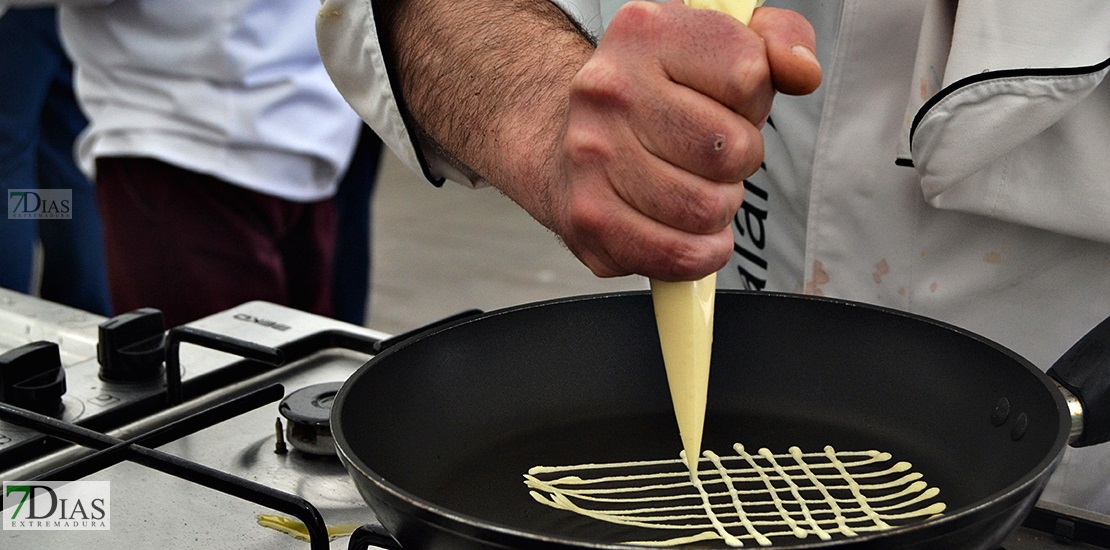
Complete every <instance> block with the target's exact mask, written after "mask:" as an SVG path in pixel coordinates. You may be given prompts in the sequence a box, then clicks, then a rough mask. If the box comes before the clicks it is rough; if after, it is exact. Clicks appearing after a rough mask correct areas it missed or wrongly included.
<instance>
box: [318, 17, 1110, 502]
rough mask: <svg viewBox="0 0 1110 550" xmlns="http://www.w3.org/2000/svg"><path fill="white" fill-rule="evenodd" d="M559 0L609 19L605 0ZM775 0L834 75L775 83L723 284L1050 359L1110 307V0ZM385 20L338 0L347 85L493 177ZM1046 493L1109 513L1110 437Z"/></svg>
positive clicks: (326, 53) (400, 132)
mask: <svg viewBox="0 0 1110 550" xmlns="http://www.w3.org/2000/svg"><path fill="white" fill-rule="evenodd" d="M553 1H555V2H556V3H557V4H559V5H560V6H562V7H563V8H564V10H565V11H567V12H568V13H570V14H572V15H574V16H575V17H577V18H579V20H580V22H582V23H583V24H584V26H586V27H587V28H589V29H591V30H595V31H596V30H597V29H598V28H599V26H600V16H599V10H598V4H597V0H553ZM768 3H769V4H772V5H778V6H784V7H789V8H792V9H795V10H796V11H799V12H801V13H802V14H803V15H805V16H806V17H807V18H808V19H809V20H810V21H811V22H812V23H813V24H814V27H815V30H816V31H817V38H818V56H819V58H820V60H821V62H822V66H823V67H824V69H825V77H826V80H825V82H824V83H823V84H822V86H821V88H820V89H819V90H818V92H817V93H815V94H812V95H810V96H805V97H789V96H779V97H778V98H777V99H776V103H775V107H774V109H773V110H772V113H771V124H769V125H768V126H767V128H766V129H765V131H764V137H765V140H766V147H765V149H766V158H765V168H764V169H761V170H760V171H759V172H758V173H756V174H755V175H754V176H752V177H751V178H750V179H749V181H748V182H746V186H747V193H746V196H745V204H744V207H743V208H742V210H741V211H740V212H739V213H738V215H737V219H736V220H737V223H736V224H734V235H735V238H736V254H734V256H733V258H732V260H731V261H730V263H729V265H728V266H727V267H726V268H725V269H723V270H722V272H721V273H719V274H718V283H719V284H720V285H722V286H733V287H744V288H759V289H768V290H781V291H798V292H806V293H810V294H823V295H828V296H836V297H841V298H847V299H852V300H858V301H862V302H868V303H874V304H879V305H883V306H887V307H893V308H897V309H900V310H905V311H910V312H913V313H917V314H921V315H924V316H927V317H931V318H935V319H940V320H943V321H946V322H949V323H952V324H955V325H957V326H960V327H963V328H965V329H968V330H971V331H972V332H976V333H979V334H982V335H984V336H986V337H988V338H990V339H993V340H995V341H997V342H999V343H1001V344H1002V345H1004V346H1007V347H1009V348H1011V349H1013V350H1014V351H1016V352H1017V353H1019V354H1021V355H1022V356H1024V357H1026V358H1028V359H1029V360H1030V361H1031V362H1032V363H1034V364H1035V365H1037V366H1039V367H1041V368H1042V369H1047V368H1048V367H1049V366H1051V364H1052V362H1053V361H1054V360H1055V359H1056V358H1057V357H1059V356H1060V355H1061V354H1063V353H1064V352H1065V351H1066V350H1067V349H1068V348H1069V347H1070V346H1071V344H1072V343H1074V342H1075V341H1076V340H1077V339H1079V338H1080V337H1081V336H1082V335H1083V334H1085V333H1086V332H1087V330H1089V329H1090V328H1092V327H1093V326H1095V325H1096V324H1097V323H1098V322H1099V321H1101V320H1103V319H1104V318H1106V317H1107V316H1110V154H1107V151H1108V150H1110V85H1108V84H1107V83H1106V82H1105V80H1106V76H1107V70H1108V69H1107V64H1108V62H1110V61H1108V60H1110V32H1107V31H1108V26H1107V21H1110V2H1106V1H1105V0H1086V1H1080V0H1074V1H1071V2H1068V3H1066V4H1064V3H1056V2H1042V1H1039V0H997V1H986V2H978V1H977V2H964V3H961V4H959V9H958V11H957V10H956V2H955V1H947V0H918V1H908V0H899V1H891V0H786V1H781V2H774V1H771V2H768ZM339 14H342V16H341V17H340V16H339ZM374 31H375V27H374V21H373V13H372V12H371V10H370V9H369V3H368V2H363V1H354V0H325V1H324V9H323V10H322V11H321V18H320V19H319V21H318V29H317V38H318V41H319V44H320V48H321V53H322V56H323V59H324V63H325V65H326V66H328V68H329V71H330V73H331V75H332V78H333V79H334V80H335V82H336V84H337V86H338V87H339V89H340V91H342V92H343V93H344V95H345V96H346V97H347V98H348V100H349V101H350V102H351V104H352V105H353V106H354V107H355V109H356V110H357V111H359V113H360V114H361V115H362V116H363V118H364V119H365V120H366V121H367V122H368V123H369V124H370V125H371V126H372V127H373V128H374V129H375V130H377V131H378V133H379V134H380V135H381V136H382V137H383V140H384V141H385V143H386V144H387V145H388V146H389V147H390V148H391V149H393V150H394V152H396V153H397V154H398V156H399V157H400V158H401V159H402V160H403V161H404V162H405V163H406V164H407V165H408V166H409V167H410V168H412V169H413V170H416V171H423V172H424V173H425V174H426V175H427V176H428V177H429V179H431V180H433V181H436V180H439V179H443V178H446V179H454V180H455V181H459V182H462V183H467V184H471V185H474V184H481V183H482V182H480V181H479V182H473V181H466V180H465V177H464V176H463V175H462V174H458V173H456V172H454V171H452V170H450V168H449V167H447V165H446V163H444V162H442V161H439V160H437V159H436V158H434V156H433V155H432V154H430V153H427V152H418V151H417V149H416V148H415V146H414V141H413V140H412V138H411V137H410V134H409V132H408V130H407V128H406V127H405V122H404V120H403V118H402V117H401V116H400V112H399V109H398V108H397V105H396V102H395V100H394V98H393V91H392V89H391V86H392V85H391V83H390V82H389V79H388V75H387V73H386V71H385V66H384V63H383V60H382V56H381V51H380V49H379V46H378V44H377V42H376V38H375V34H374ZM911 130H912V133H911ZM911 137H912V142H911ZM911 145H912V146H911ZM422 159H423V160H424V163H421V160H422ZM911 162H912V164H913V167H909V166H905V165H906V164H908V163H911ZM899 164H901V165H899ZM1045 499H1047V500H1052V501H1054V502H1063V503H1066V504H1070V505H1074V506H1079V507H1082V508H1087V509H1092V510H1097V511H1100V512H1102V513H1110V445H1103V446H1102V447H1096V448H1088V449H1082V450H1078V451H1076V450H1069V451H1068V455H1067V458H1066V460H1065V463H1064V464H1063V465H1061V467H1060V468H1058V470H1057V473H1056V474H1055V475H1054V476H1053V480H1052V482H1051V484H1050V487H1049V488H1048V490H1047V491H1046V493H1045Z"/></svg>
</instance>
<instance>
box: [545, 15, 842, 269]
mask: <svg viewBox="0 0 1110 550" xmlns="http://www.w3.org/2000/svg"><path fill="white" fill-rule="evenodd" d="M814 46H815V37H814V32H813V29H812V27H811V26H810V25H809V23H808V22H806V21H805V20H804V19H803V18H802V17H801V16H800V15H798V14H796V13H794V12H790V11H786V10H777V9H772V8H760V9H757V10H756V12H755V15H754V16H753V18H752V21H751V25H750V27H745V26H744V25H743V24H741V23H740V22H738V21H736V20H735V19H733V18H732V17H729V16H727V15H724V14H721V13H718V12H713V11H708V10H696V9H691V8H687V7H686V6H684V5H682V4H681V3H680V2H678V1H677V0H675V1H670V2H667V3H650V2H633V3H629V4H625V5H624V6H623V7H622V8H621V9H620V10H619V11H618V12H617V13H616V15H615V16H614V18H613V20H612V21H611V22H610V25H609V27H608V29H607V30H606V32H605V34H604V36H603V37H602V40H601V42H600V43H599V45H598V47H597V49H596V51H595V52H594V53H593V55H592V56H591V57H590V58H589V60H588V61H587V62H586V63H585V65H584V66H583V67H582V68H581V70H579V71H578V73H577V74H576V75H575V76H574V78H573V80H572V82H571V88H570V101H569V108H568V111H567V118H566V121H567V122H566V125H565V127H564V129H563V135H562V139H561V142H560V144H559V146H558V151H557V152H556V159H555V164H556V165H557V168H556V171H557V174H556V176H557V179H558V181H556V182H555V183H553V184H551V185H552V188H550V189H548V190H547V192H548V193H549V194H550V196H549V199H550V202H548V204H549V205H550V206H551V208H552V211H551V212H548V213H547V215H548V216H545V217H549V219H547V220H542V219H541V221H545V223H547V224H548V225H549V226H550V227H552V229H554V230H555V231H556V233H558V234H559V235H560V236H561V237H562V239H563V241H564V242H565V243H566V245H567V246H568V248H570V250H571V251H572V252H573V253H574V254H575V255H576V256H577V257H578V258H579V259H580V260H581V261H582V262H583V263H584V264H586V266H588V267H589V268H590V269H591V270H592V271H593V272H594V273H595V274H597V275H599V276H619V275H626V274H629V273H638V274H642V275H646V276H649V277H652V278H657V279H662V280H692V279H697V278H700V277H702V276H704V275H707V274H709V273H712V272H714V271H716V270H717V269H720V268H721V267H723V266H724V265H725V263H727V261H728V258H729V256H730V254H731V253H732V247H733V242H732V230H731V227H730V222H731V219H732V217H733V215H735V213H736V211H737V210H738V209H739V207H740V204H741V201H742V200H743V185H742V182H743V180H744V178H746V177H748V176H750V175H751V174H753V173H754V172H755V171H756V170H757V169H758V168H759V165H760V162H761V161H762V159H763V139H762V136H761V135H760V132H759V129H760V128H761V127H762V125H763V123H764V122H765V121H766V120H767V117H768V114H769V113H770V109H771V103H772V99H773V97H774V95H775V92H776V91H781V92H784V93H790V94H805V93H810V92H812V91H813V90H815V89H816V88H817V86H818V85H819V84H820V79H821V70H820V67H819V66H818V65H817V61H816V57H815V56H813V54H812V52H813V49H814Z"/></svg>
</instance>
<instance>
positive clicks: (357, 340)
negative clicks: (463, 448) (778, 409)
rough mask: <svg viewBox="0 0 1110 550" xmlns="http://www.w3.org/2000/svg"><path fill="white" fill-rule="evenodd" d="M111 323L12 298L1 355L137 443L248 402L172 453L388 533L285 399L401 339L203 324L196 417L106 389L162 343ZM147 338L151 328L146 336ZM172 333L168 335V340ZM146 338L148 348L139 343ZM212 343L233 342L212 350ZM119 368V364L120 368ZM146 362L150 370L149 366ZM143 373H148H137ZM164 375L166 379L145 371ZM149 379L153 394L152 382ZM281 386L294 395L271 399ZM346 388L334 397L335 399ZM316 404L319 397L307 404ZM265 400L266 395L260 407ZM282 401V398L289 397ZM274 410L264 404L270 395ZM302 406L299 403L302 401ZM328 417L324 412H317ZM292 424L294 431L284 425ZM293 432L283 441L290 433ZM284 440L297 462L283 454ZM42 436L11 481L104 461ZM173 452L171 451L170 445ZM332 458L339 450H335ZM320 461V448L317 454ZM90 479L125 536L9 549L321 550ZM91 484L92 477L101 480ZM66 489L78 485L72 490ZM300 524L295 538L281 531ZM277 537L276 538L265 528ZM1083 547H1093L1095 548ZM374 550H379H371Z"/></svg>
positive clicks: (187, 406) (139, 468)
mask: <svg viewBox="0 0 1110 550" xmlns="http://www.w3.org/2000/svg"><path fill="white" fill-rule="evenodd" d="M107 321H109V320H108V319H105V318H103V317H99V316H96V315H92V314H89V313H85V312H81V311H77V310H74V309H70V308H66V307H64V306H60V305H57V304H52V303H49V302H45V301H42V300H39V299H37V298H33V297H30V296H26V295H23V294H19V293H15V292H12V291H9V290H6V289H0V354H2V353H4V352H7V351H9V350H12V349H15V348H19V347H20V346H24V345H25V344H28V343H31V342H38V341H46V342H53V343H56V344H57V345H58V351H59V358H60V363H61V367H62V368H63V369H64V372H65V380H66V383H65V385H66V391H65V393H64V395H63V396H62V398H61V403H62V406H63V407H64V411H63V412H62V414H61V415H60V418H62V420H64V421H65V422H67V423H75V424H79V425H83V426H86V427H89V428H91V429H94V430H96V431H99V432H104V433H107V434H109V435H112V436H115V437H117V438H120V439H129V438H132V437H136V436H139V435H142V434H147V433H149V432H151V431H152V430H157V429H159V428H161V427H163V426H166V425H167V424H170V423H172V422H174V421H178V420H181V419H186V418H195V417H196V416H197V415H202V416H203V414H204V412H203V411H206V410H208V409H210V408H211V407H213V406H214V405H217V404H220V403H224V402H227V401H228V400H232V399H235V398H236V397H240V396H243V395H247V394H250V395H252V396H253V397H248V398H246V399H247V400H252V401H263V402H264V404H262V405H261V406H255V404H256V403H255V404H251V405H248V406H245V407H243V408H244V409H249V410H246V412H243V413H242V414H238V415H236V416H234V417H233V418H230V419H226V420H223V419H221V420H220V421H217V422H215V423H214V424H210V425H208V424H202V425H201V427H193V428H191V429H188V430H185V431H187V432H191V433H189V435H185V436H184V437H180V438H177V437H174V436H167V437H166V438H164V440H165V441H168V442H165V443H164V444H161V445H159V446H157V450H158V451H162V452H165V453H168V454H170V455H173V456H176V457H180V458H182V459H186V460H188V461H191V462H193V463H197V464H200V465H203V466H207V467H209V468H211V469H213V470H215V471H218V472H223V473H225V474H230V475H231V476H235V477H236V478H242V479H245V480H248V481H249V482H254V483H256V484H259V485H261V486H265V487H269V488H272V489H276V490H278V491H281V492H284V493H288V494H291V495H296V496H299V497H301V498H303V499H304V500H307V501H308V502H309V503H311V504H312V505H313V506H314V507H315V508H316V509H318V510H319V512H320V513H321V515H322V516H323V519H324V522H325V523H326V524H327V525H328V527H329V530H330V531H332V532H334V533H335V538H333V540H332V541H331V543H330V547H331V548H333V549H338V548H348V547H349V546H350V547H358V548H366V546H365V545H359V544H358V540H357V537H356V539H354V540H351V539H350V538H349V537H348V536H347V535H348V534H350V533H351V532H352V531H355V530H356V529H357V528H359V526H361V525H363V524H371V525H373V524H375V519H374V516H373V513H372V512H371V511H370V510H369V508H368V507H367V506H366V505H365V504H364V503H363V501H362V499H361V497H360V496H359V494H358V492H357V490H356V489H355V486H354V484H353V482H352V481H351V480H350V479H349V478H348V476H347V473H346V471H345V470H344V468H343V466H342V465H341V464H340V463H339V460H338V459H337V458H336V457H334V456H325V455H316V454H311V453H310V452H305V451H302V450H300V449H296V448H292V442H291V441H288V439H289V435H291V434H290V433H289V431H288V428H289V424H288V423H289V420H288V417H290V416H293V417H295V416H296V415H290V414H289V413H288V412H287V414H286V415H285V416H283V415H282V414H281V413H280V412H279V410H278V409H279V405H278V402H277V399H280V398H281V396H282V395H284V396H289V395H290V394H293V393H294V392H296V391H298V390H301V389H303V388H319V386H318V385H320V384H325V383H339V382H342V381H343V380H345V379H346V378H347V377H348V376H349V375H350V374H351V373H353V372H354V371H355V370H356V369H357V368H358V367H360V366H361V365H362V364H363V363H365V362H366V360H367V359H368V358H370V357H371V356H372V354H373V350H374V349H375V344H376V343H378V342H380V341H382V340H385V339H387V338H389V336H390V335H388V334H385V333H382V332H379V331H374V330H370V329H366V328H363V327H358V326H354V325H350V324H347V323H342V322H339V321H335V320H332V319H327V318H324V317H319V316H315V315H311V314H308V313H304V312H300V311H296V310H292V309H289V308H286V307H282V306H278V305H274V304H270V303H265V302H251V303H247V304H243V305H241V306H239V307H236V308H233V309H231V310H228V311H225V312H222V313H219V314H216V315H213V316H210V317H207V318H205V319H202V320H199V321H196V322H194V323H190V324H189V325H187V327H188V330H184V331H183V330H180V329H178V330H175V331H171V334H174V333H175V332H177V333H181V334H177V335H176V336H179V337H180V338H178V339H180V340H183V341H184V342H185V343H182V344H181V345H180V350H179V357H180V365H181V372H182V376H181V381H182V383H181V388H182V393H183V395H184V398H185V399H184V400H183V403H181V404H167V400H166V389H165V382H164V380H165V376H164V374H162V373H161V371H160V370H159V369H161V366H160V365H153V366H152V365H145V366H143V365H139V363H142V361H140V360H133V359H119V358H118V357H117V358H116V359H119V360H121V361H123V362H122V363H115V362H113V363H112V364H114V365H115V364H119V365H123V367H122V369H123V374H122V375H121V374H120V372H118V371H116V372H112V373H111V376H115V377H116V378H120V377H124V378H139V379H141V380H139V381H117V382H106V381H104V380H103V379H102V374H103V373H102V367H101V364H100V361H98V357H97V351H98V350H97V348H98V342H100V346H101V347H103V348H112V349H116V348H120V349H121V350H122V351H110V353H112V354H115V353H119V354H120V355H128V354H130V355H142V354H143V345H142V342H141V340H142V339H143V338H147V337H148V336H149V335H146V336H144V335H142V334H141V333H142V332H143V331H146V332H149V331H151V330H153V329H151V328H150V326H149V323H150V322H151V320H150V319H147V318H143V319H139V320H135V319H132V318H126V319H122V321H127V322H126V323H122V322H121V318H119V317H117V318H114V319H113V323H112V324H110V326H115V325H120V324H123V325H129V326H125V327H124V328H122V329H119V331H118V333H116V334H109V335H107V336H105V337H103V339H102V337H101V334H100V331H101V325H103V324H105V323H106V322H107ZM135 326H137V327H138V328H135ZM160 330H162V329H158V331H160ZM136 331H138V333H139V334H140V335H139V336H136ZM206 337H213V338H217V340H218V339H219V338H223V339H225V340H229V341H216V342H212V341H207V340H206ZM192 341H205V342H206V344H205V345H207V346H212V345H215V346H216V347H219V348H221V349H225V350H232V351H235V352H237V353H246V354H247V355H251V354H252V353H254V354H255V355H256V356H257V353H259V352H257V351H256V350H255V351H252V349H246V350H243V349H240V348H239V347H236V346H237V344H239V343H244V342H245V343H249V344H252V345H254V346H256V347H261V348H263V350H265V348H271V349H278V350H281V352H282V353H284V355H285V358H286V364H285V365H283V366H279V367H273V366H270V365H266V364H264V361H265V360H260V359H258V358H256V359H253V360H252V359H243V358H242V357H240V356H238V355H236V354H234V353H229V352H226V351H214V350H213V349H209V348H208V347H204V346H201V345H196V344H193V343H190V342H192ZM116 359H112V360H110V361H115V360H116ZM136 361H138V362H137V363H136ZM129 365H139V366H136V367H134V372H131V371H130V370H129V369H131V368H132V367H131V366H129ZM144 369H152V370H144ZM142 379H145V380H142ZM273 384H280V385H281V386H282V387H283V390H279V389H275V388H269V389H265V388H268V387H269V386H271V385H273ZM333 387H334V386H333ZM305 391H308V392H311V391H312V390H311V389H309V390H305ZM252 392H254V393H252ZM275 392H276V395H275ZM263 394H265V395H267V396H269V397H257V396H261V395H263ZM291 400H292V399H291ZM317 412H319V411H317ZM278 422H280V423H281V424H280V427H279V425H277V423H278ZM279 431H281V434H282V435H281V437H279V436H278V432H279ZM279 440H284V444H285V445H286V447H287V450H286V451H285V452H281V449H279V446H280V444H279ZM51 441H53V440H52V439H49V438H46V437H44V436H42V435H41V434H39V433H38V432H36V431H34V430H31V429H27V428H22V427H17V426H14V425H12V424H10V423H6V422H4V421H0V480H25V479H33V478H36V477H37V476H40V475H43V474H45V473H47V472H51V471H54V470H56V469H58V468H63V469H64V468H79V467H81V460H82V457H86V456H87V455H90V454H92V451H90V450H86V449H83V448H77V447H72V446H63V445H59V444H51V443H49V442H51ZM157 441H158V442H159V443H162V442H163V441H162V440H157ZM321 443H322V444H323V446H327V444H328V442H327V441H322V442H321ZM306 448H308V449H310V450H311V448H310V447H306ZM72 471H77V472H80V473H81V474H82V475H86V476H87V477H84V478H83V479H89V480H106V481H110V482H111V512H112V523H111V530H109V531H11V530H4V531H0V546H2V547H4V548H49V547H64V548H69V547H102V548H124V547H126V545H128V544H130V545H132V546H134V545H141V547H144V548H241V549H251V548H266V549H280V548H290V549H293V548H296V549H304V548H307V547H308V544H306V543H305V542H304V541H303V540H300V539H298V538H296V535H298V534H299V533H298V531H300V530H302V529H300V528H299V526H298V522H297V521H296V520H294V519H293V518H292V517H291V515H290V514H288V513H283V512H280V511H275V510H273V509H271V508H269V507H267V506H262V505H259V504H254V503H252V502H248V501H246V500H243V499H240V498H238V497H235V496H229V495H227V494H225V493H223V492H220V491H217V490H213V489H210V488H208V487H205V486H203V485H199V484H197V483H194V482H192V481H186V480H184V479H181V478H180V477H175V476H174V475H169V474H166V473H162V472H161V471H158V470H155V469H152V468H149V467H147V466H143V465H140V464H137V463H134V462H120V463H118V464H115V465H112V466H110V467H107V468H105V469H102V470H87V469H85V470H81V469H78V470H70V472H72ZM90 471H91V473H89V472H90ZM63 479H64V478H63ZM275 522H276V523H279V524H280V523H283V522H288V525H291V526H293V527H292V529H286V530H281V529H275V528H273V527H272V525H273V524H274V523H275ZM264 523H267V524H269V525H271V526H264V525H263V524H264ZM1028 523H1029V524H1030V525H1032V526H1033V527H1032V528H1030V527H1023V528H1021V529H1019V530H1017V531H1016V532H1014V533H1013V534H1012V535H1011V536H1010V538H1009V539H1008V540H1007V541H1006V543H1005V548H1006V549H1008V550H1035V549H1041V550H1051V549H1064V548H1068V549H1076V548H1110V526H1108V525H1107V523H1110V522H1107V521H1106V520H1105V518H1103V517H1101V516H1094V515H1093V514H1092V515H1090V516H1089V517H1088V515H1087V514H1085V513H1084V512H1083V511H1081V510H1062V509H1059V508H1052V509H1038V510H1037V511H1035V512H1034V514H1033V515H1032V516H1031V518H1030V521H1029V522H1028ZM1069 539H1077V540H1089V541H1092V542H1096V543H1098V544H1101V546H1098V545H1095V544H1085V543H1080V542H1074V541H1070V540H1069ZM371 548H373V547H371Z"/></svg>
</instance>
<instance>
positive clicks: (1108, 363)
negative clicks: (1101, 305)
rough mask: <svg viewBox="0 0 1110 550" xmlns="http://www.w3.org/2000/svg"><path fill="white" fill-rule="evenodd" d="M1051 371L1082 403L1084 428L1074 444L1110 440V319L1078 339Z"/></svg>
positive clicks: (1057, 380) (1049, 371)
mask: <svg viewBox="0 0 1110 550" xmlns="http://www.w3.org/2000/svg"><path fill="white" fill-rule="evenodd" d="M1048 375H1049V376H1050V377H1052V379H1053V380H1055V381H1056V383H1058V384H1060V386H1062V387H1063V388H1064V389H1065V390H1067V391H1068V392H1071V393H1072V394H1073V395H1074V396H1075V397H1076V398H1077V399H1078V400H1079V403H1080V404H1081V405H1082V409H1083V412H1082V422H1083V423H1082V431H1081V433H1080V434H1079V437H1077V438H1075V439H1073V440H1072V441H1071V442H1070V443H1071V446H1073V447H1086V446H1089V445H1097V444H1099V443H1105V442H1107V441H1110V319H1106V320H1105V321H1103V322H1102V323H1099V325H1098V326H1096V327H1095V328H1093V329H1091V331H1090V332H1088V333H1087V335H1086V336H1084V337H1083V338H1081V339H1080V340H1079V341H1078V342H1076V343H1075V345H1073V346H1072V347H1071V349H1069V350H1068V351H1067V353H1065V354H1064V355H1063V356H1062V357H1060V359H1058V360H1057V361H1056V363H1055V364H1054V365H1052V368H1051V369H1048Z"/></svg>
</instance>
